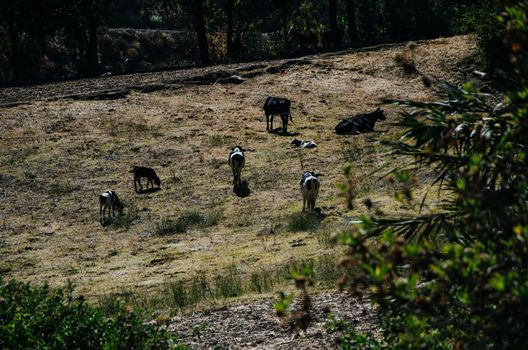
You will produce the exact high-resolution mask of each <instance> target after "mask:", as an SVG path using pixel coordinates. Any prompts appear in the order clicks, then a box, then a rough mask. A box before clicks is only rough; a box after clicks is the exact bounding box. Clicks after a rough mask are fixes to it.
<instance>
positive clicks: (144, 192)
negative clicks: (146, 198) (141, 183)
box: [136, 187, 161, 194]
mask: <svg viewBox="0 0 528 350" xmlns="http://www.w3.org/2000/svg"><path fill="white" fill-rule="evenodd" d="M158 191H161V187H151V188H146V189H144V190H139V191H138V190H136V193H137V194H149V193H156V192H158Z"/></svg>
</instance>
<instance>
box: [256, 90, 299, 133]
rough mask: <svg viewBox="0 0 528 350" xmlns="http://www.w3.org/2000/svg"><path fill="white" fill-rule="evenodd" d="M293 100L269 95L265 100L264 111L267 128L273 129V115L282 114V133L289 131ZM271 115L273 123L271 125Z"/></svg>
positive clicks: (268, 129)
mask: <svg viewBox="0 0 528 350" xmlns="http://www.w3.org/2000/svg"><path fill="white" fill-rule="evenodd" d="M290 107H291V102H290V100H288V99H287V98H281V97H271V96H270V97H268V98H267V99H266V102H264V107H263V109H264V113H265V114H266V130H267V131H273V117H274V116H275V115H277V114H278V115H280V117H281V120H282V133H287V132H288V118H289V119H290V120H291V121H293V120H292V116H291V113H290ZM270 117H271V125H270Z"/></svg>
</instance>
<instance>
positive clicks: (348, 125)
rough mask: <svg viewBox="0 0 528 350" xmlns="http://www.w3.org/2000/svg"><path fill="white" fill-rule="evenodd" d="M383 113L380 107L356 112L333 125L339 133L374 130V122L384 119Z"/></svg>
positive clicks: (349, 133)
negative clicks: (372, 110) (369, 111)
mask: <svg viewBox="0 0 528 350" xmlns="http://www.w3.org/2000/svg"><path fill="white" fill-rule="evenodd" d="M385 119H387V118H386V117H385V114H384V112H383V110H382V109H379V108H378V109H376V110H375V111H374V112H372V113H367V114H357V115H355V116H353V117H352V118H348V119H345V120H343V121H341V122H339V124H337V126H336V127H335V131H336V133H337V134H339V135H347V134H348V135H357V134H361V133H364V132H372V131H374V124H376V122H377V121H378V120H385Z"/></svg>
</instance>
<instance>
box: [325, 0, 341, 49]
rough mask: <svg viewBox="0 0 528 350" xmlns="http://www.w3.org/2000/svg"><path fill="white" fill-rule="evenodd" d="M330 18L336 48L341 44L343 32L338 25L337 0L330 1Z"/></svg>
mask: <svg viewBox="0 0 528 350" xmlns="http://www.w3.org/2000/svg"><path fill="white" fill-rule="evenodd" d="M328 18H329V20H330V31H331V33H332V38H333V41H334V45H335V46H336V48H339V47H340V46H341V34H340V33H339V27H338V25H337V0H329V1H328Z"/></svg>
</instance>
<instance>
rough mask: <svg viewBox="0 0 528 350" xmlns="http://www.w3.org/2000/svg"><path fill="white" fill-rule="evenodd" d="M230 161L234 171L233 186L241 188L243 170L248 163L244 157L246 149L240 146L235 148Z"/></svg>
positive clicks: (230, 154) (230, 155)
mask: <svg viewBox="0 0 528 350" xmlns="http://www.w3.org/2000/svg"><path fill="white" fill-rule="evenodd" d="M228 161H229V166H230V167H231V170H233V186H234V187H235V189H236V188H237V186H239V185H240V184H241V182H242V180H241V174H242V168H243V167H244V164H245V162H246V158H245V157H244V149H243V148H242V147H240V146H236V147H235V148H233V149H232V150H231V152H230V153H229V159H228Z"/></svg>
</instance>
